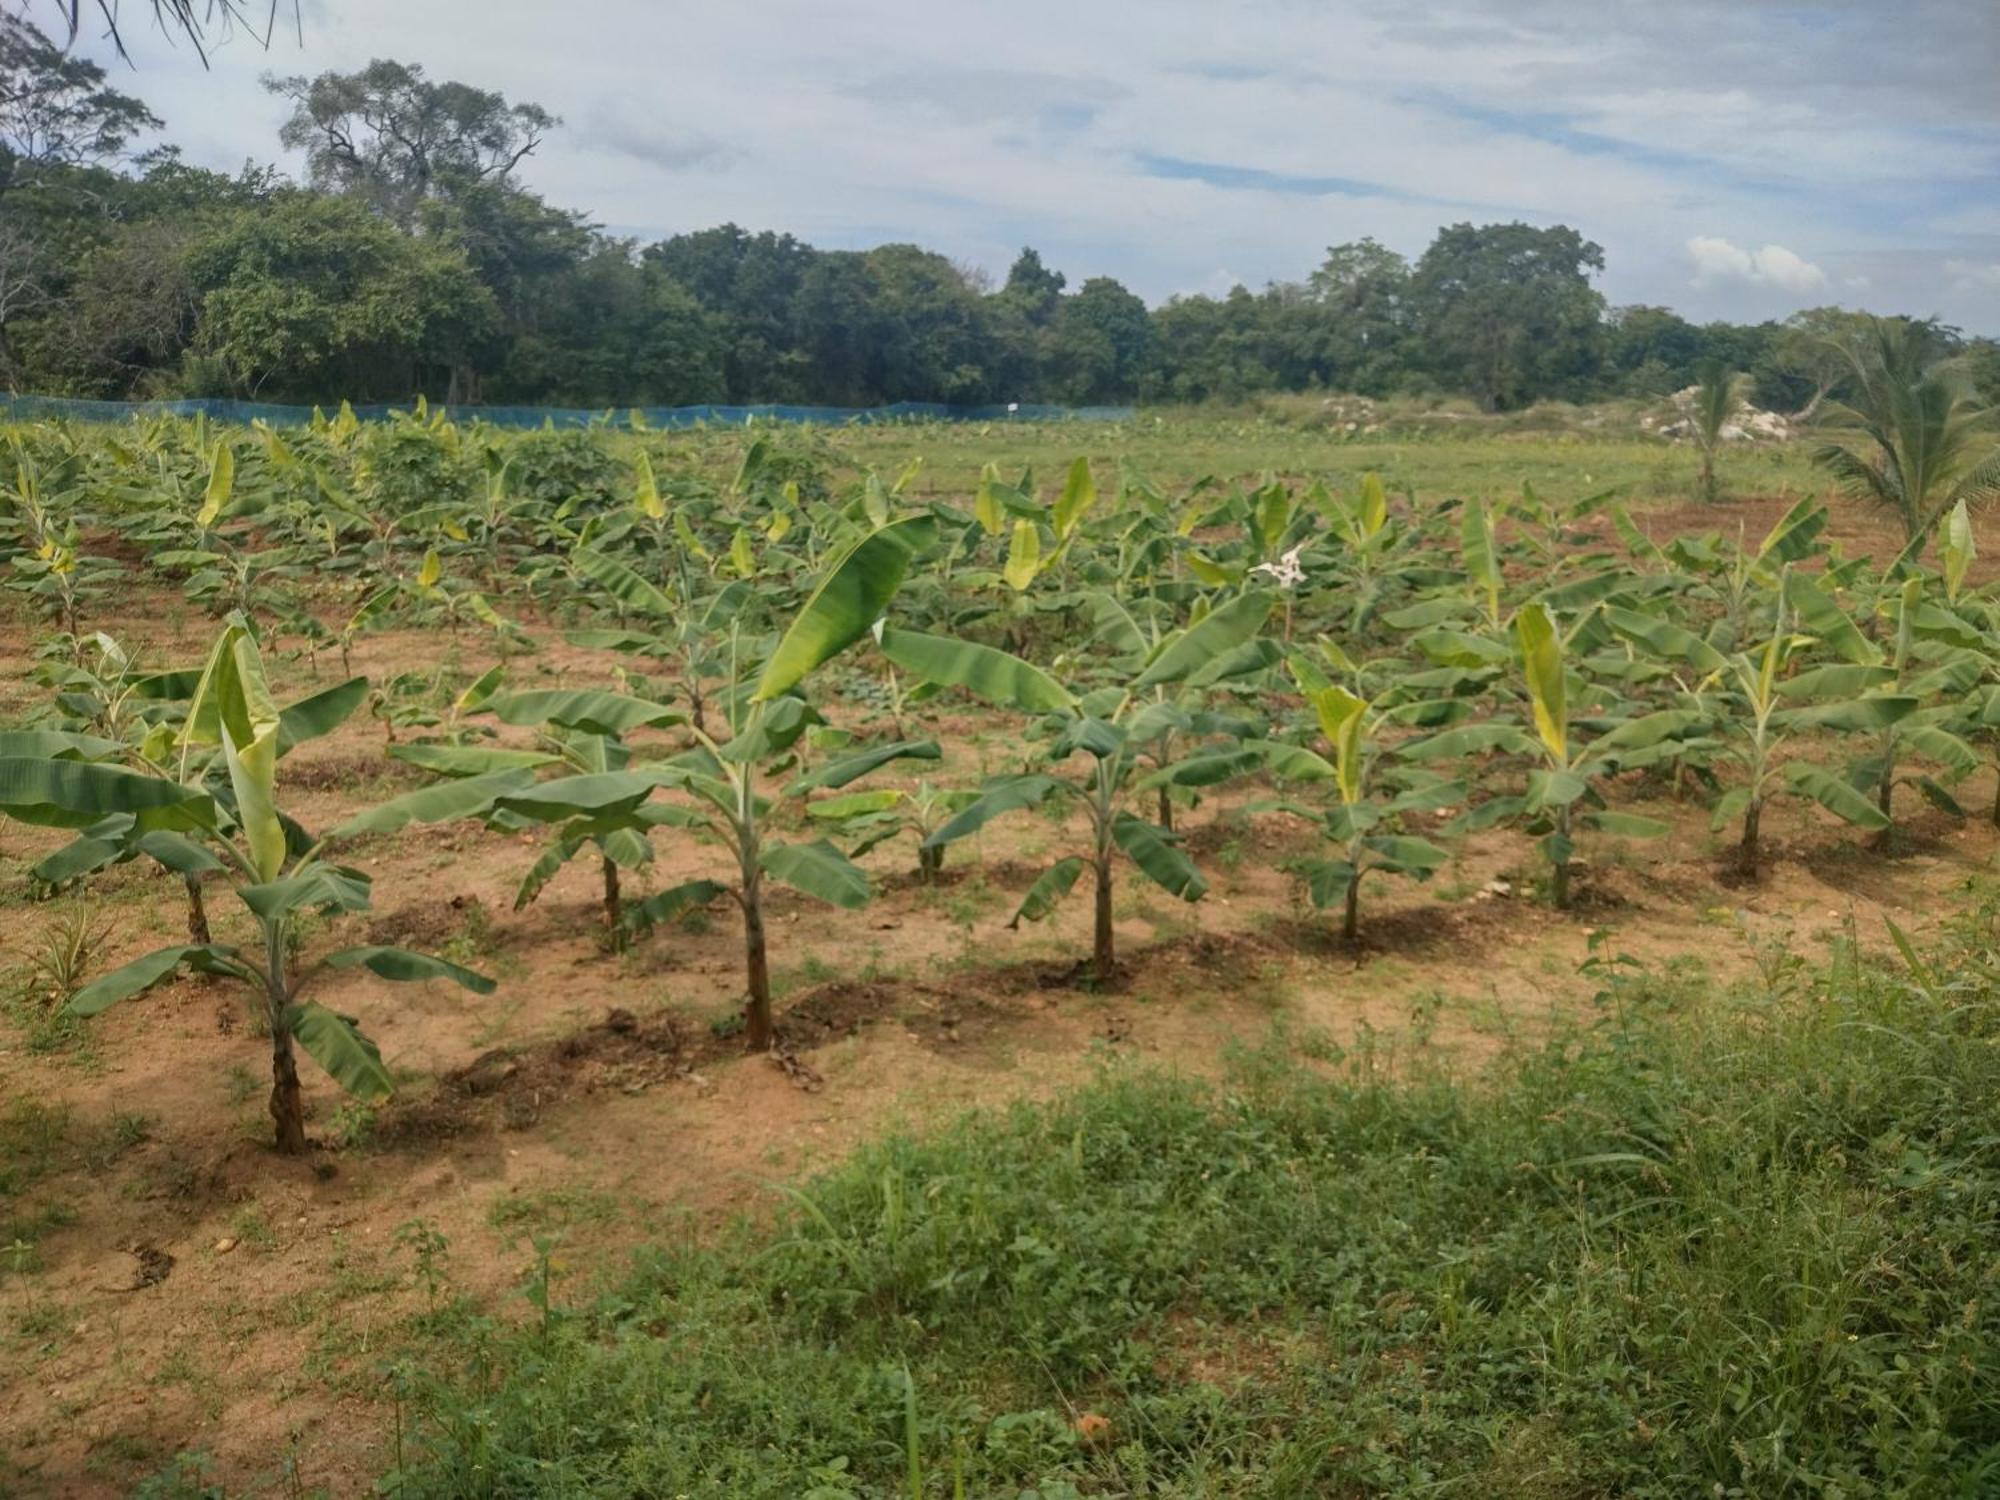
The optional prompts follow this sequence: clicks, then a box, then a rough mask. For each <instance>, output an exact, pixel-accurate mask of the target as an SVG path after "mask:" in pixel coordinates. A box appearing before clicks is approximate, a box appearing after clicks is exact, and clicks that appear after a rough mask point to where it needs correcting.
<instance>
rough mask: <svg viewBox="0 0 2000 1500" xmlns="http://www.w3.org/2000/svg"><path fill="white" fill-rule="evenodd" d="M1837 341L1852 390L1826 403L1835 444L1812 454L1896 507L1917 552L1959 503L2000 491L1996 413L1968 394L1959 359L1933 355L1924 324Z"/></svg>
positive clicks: (1860, 490) (1848, 482) (1891, 323)
mask: <svg viewBox="0 0 2000 1500" xmlns="http://www.w3.org/2000/svg"><path fill="white" fill-rule="evenodd" d="M1839 347H1840V349H1841V351H1842V353H1843V354H1844V355H1845V357H1846V359H1847V362H1848V365H1849V375H1850V377H1851V379H1852V381H1853V393H1852V394H1851V395H1850V396H1849V398H1848V399H1847V400H1845V401H1841V402H1835V403H1833V404H1832V405H1831V406H1830V407H1829V425H1830V426H1831V427H1832V428H1833V430H1834V432H1835V433H1836V434H1837V436H1836V440H1835V441H1832V442H1829V443H1827V444H1826V445H1825V446H1823V447H1822V448H1820V449H1819V451H1818V452H1816V453H1815V454H1814V455H1813V459H1814V461H1815V462H1816V463H1818V464H1820V465H1821V466H1822V467H1823V468H1825V469H1827V470H1829V471H1830V472H1831V473H1832V474H1833V476H1834V478H1835V479H1836V480H1838V481H1839V482H1840V484H1841V486H1842V487H1843V488H1844V489H1846V490H1847V491H1848V492H1849V493H1850V494H1854V495H1858V496H1860V497H1861V498H1863V499H1865V500H1869V501H1872V502H1874V503H1875V504H1878V505H1881V506H1884V507H1886V508H1887V509H1889V510H1891V511H1893V512H1894V513H1895V515H1896V518H1897V519H1898V520H1899V521H1901V522H1902V523H1903V536H1904V540H1905V541H1906V542H1907V543H1908V544H1909V546H1910V547H1911V549H1912V551H1913V552H1915V553H1918V554H1920V553H1921V552H1922V551H1923V549H1924V545H1925V543H1926V542H1927V541H1928V539H1929V537H1930V534H1931V532H1932V531H1934V530H1935V529H1936V527H1937V523H1938V519H1939V518H1940V517H1941V516H1943V515H1944V514H1945V512H1947V511H1949V510H1950V509H1951V508H1952V507H1953V506H1954V505H1956V504H1957V503H1958V502H1959V501H1960V500H1964V501H1965V502H1966V503H1967V504H1977V503H1979V502H1980V501H1983V500H1989V499H1992V498H1994V497H1996V496H2000V443H1996V441H1995V437H1994V432H1993V422H1992V417H1993V413H1992V411H1991V410H1990V409H1989V408H1986V407H1982V406H1980V405H1979V403H1978V402H1977V400H1975V399H1974V397H1973V395H1972V392H1971V390H1970V388H1969V386H1968V384H1967V382H1966V379H1965V372H1964V370H1963V368H1962V367H1961V366H1960V365H1959V364H1958V362H1956V361H1955V360H1951V359H1933V358H1932V357H1931V356H1932V355H1933V354H1934V353H1935V352H1936V349H1937V343H1936V338H1935V335H1934V333H1933V331H1932V330H1931V329H1930V328H1929V326H1928V325H1926V324H1922V323H1910V322H1908V321H1907V320H1905V319H1900V318H1875V319H1872V320H1871V321H1870V324H1869V326H1868V327H1867V328H1865V329H1863V330H1862V331H1860V332H1858V333H1857V334H1855V335H1853V336H1852V337H1851V338H1849V339H1848V340H1846V341H1845V342H1844V343H1842V344H1841V345H1840V346H1839ZM1864 442H1865V443H1867V444H1872V445H1873V450H1874V451H1873V452H1872V453H1871V452H1869V451H1867V448H1866V447H1864V446H1860V445H1861V444H1863V443H1864Z"/></svg>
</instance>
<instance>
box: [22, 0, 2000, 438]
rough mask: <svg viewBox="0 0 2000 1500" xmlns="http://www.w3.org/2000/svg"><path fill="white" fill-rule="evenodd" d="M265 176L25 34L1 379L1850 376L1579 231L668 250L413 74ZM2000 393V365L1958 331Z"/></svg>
mask: <svg viewBox="0 0 2000 1500" xmlns="http://www.w3.org/2000/svg"><path fill="white" fill-rule="evenodd" d="M266 86H267V87H268V88H269V89H270V90H271V91H272V92H273V93H274V94H276V95H279V96H281V97H282V98H283V99H284V100H286V101H287V102H288V103H289V104H290V106H291V113H290V115H289V116H288V118H287V119H286V120H285V122H284V125H283V127H282V129H281V131H280V132H279V139H278V140H277V141H276V142H274V143H272V144H274V145H280V146H283V147H285V148H287V149H290V150H292V151H296V152H300V153H302V154H303V157H304V160H305V164H306V177H305V181H304V182H303V183H300V182H294V181H292V180H290V179H288V178H287V177H286V176H285V175H283V174H282V173H281V172H279V171H278V170H277V169H275V168H273V167H269V166H259V165H246V166H245V167H244V168H243V169H242V170H241V171H240V172H238V173H236V174H234V175H226V174H221V173H217V172H212V171H207V170H203V169H200V168H196V167H192V166H190V165H188V164H187V163H186V162H184V161H183V160H182V159H181V158H180V156H179V154H178V153H177V152H176V151H175V149H174V148H173V147H172V146H170V145H169V146H157V145H149V144H148V143H149V142H150V141H152V140H153V139H154V138H155V137H156V136H157V135H158V133H159V132H160V131H161V130H162V129H163V123H162V122H161V121H160V120H158V119H157V118H156V117H155V116H154V115H153V113H152V112H151V111H150V110H149V109H148V108H147V107H146V105H145V103H144V102H143V101H142V100H140V99H138V98H135V97H133V96H131V95H129V94H126V93H124V92H122V91H120V90H118V89H115V88H113V87H111V86H110V84H109V83H108V81H107V79H106V77H105V74H104V72H103V70H102V69H100V68H99V67H97V66H96V65H95V64H93V63H91V62H89V61H88V60H86V59H83V58H81V57H78V56H76V55H74V54H72V53H71V52H70V51H69V50H68V49H67V48H66V47H64V46H62V45H59V44H58V42H56V41H52V40H51V39H50V38H49V37H47V36H46V35H44V34H43V33H42V32H40V31H38V30H36V29H35V28H34V27H33V26H32V25H30V24H29V23H28V22H26V21H24V20H21V19H10V18H8V17H6V16H0V388H5V389H11V390H14V391H22V392H37V393H43V394H68V395H83V396H99V397H114V398H120V397H161V396H205V395H206V396H223V395H228V396H244V397H255V398H259V399H263V400H269V401H327V400H330V399H333V398H337V397H351V398H353V399H356V400H400V399H405V398H408V397H411V396H414V395H416V394H419V393H422V394H424V395H427V396H429V397H431V398H432V399H434V400H445V401H450V402H453V403H461V404H463V403H476V402H488V403H501V402H507V403H543V404H551V405H562V406H582V407H608V406H625V405H678V404H690V403H697V402H711V401H713V402H752V401H781V402H807V403H814V404H824V405H840V406H862V405H874V404H877V403H883V402H890V401H898V400H913V401H946V402H970V403H984V402H999V401H1014V400H1019V401H1050V402H1064V403H1073V404H1094V403H1106V402H1127V401H1132V400H1135V399H1137V400H1145V401H1177V402H1178V401H1203V400H1212V399H1221V400H1234V399H1240V398H1243V397H1246V396H1252V395H1255V394H1258V393H1261V392H1267V391H1311V390H1327V391H1343V392H1356V393H1361V394H1366V395H1386V394H1394V393H1427V392H1430V393H1444V394H1452V395H1463V396H1467V397H1470V398H1472V399H1474V400H1476V401H1478V402H1479V403H1480V404H1481V405H1483V406H1486V407H1489V408H1496V409H1498V408H1510V407H1518V406H1522V405H1525V404H1528V403H1530V402H1534V401H1537V400H1543V399H1550V398H1555V399H1569V400H1585V399H1594V398H1600V397H1607V396H1653V395H1660V394H1664V393H1666V392H1670V391H1673V390H1677V389H1679V388H1681V387H1683V386H1686V385H1688V384H1689V383H1690V382H1691V381H1692V380H1693V379H1694V378H1695V371H1696V368H1697V367H1698V366H1701V365H1702V364H1703V363H1704V362H1705V361H1710V360H1718V361H1721V362H1722V363H1723V364H1724V365H1726V366H1728V367H1730V368H1734V369H1738V370H1742V371H1746V372H1748V373H1749V374H1750V375H1751V376H1752V377H1753V378H1754V380H1755V383H1756V397H1757V399H1758V400H1759V401H1760V402H1761V403H1763V404H1765V405H1769V406H1774V407H1779V408H1782V409H1786V410H1798V409H1800V408H1803V407H1806V406H1809V405H1811V404H1813V402H1814V401H1815V398H1816V397H1818V396H1820V395H1822V394H1824V392H1825V390H1826V389H1827V387H1828V386H1829V385H1830V384H1831V383H1832V381H1833V380H1834V378H1835V374H1836V367H1835V365H1834V364H1833V363H1831V362H1830V356H1829V352H1828V349H1827V345H1826V336H1827V335H1830V334H1838V333H1840V332H1842V331H1843V330H1844V328H1845V327H1846V325H1847V324H1848V323H1849V322H1850V321H1851V320H1852V318H1853V317H1854V315H1852V314H1848V313H1845V312H1842V311H1841V310H1839V309H1837V308H1820V309H1814V310H1810V311H1806V312H1802V313H1799V314H1797V315H1795V316H1794V317H1792V318H1791V319H1788V320H1787V321H1785V322H1784V323H1775V322H1766V323H1759V324H1754V325H1740V324H1730V323H1709V324H1704V325H1696V324H1693V323H1690V322H1689V321H1687V320H1686V319H1684V318H1682V317H1680V316H1679V315H1677V314H1676V313H1674V312H1672V311H1670V310H1669V309H1666V308H1662V307H1645V306H1636V307H1615V308H1614V307H1609V306H1607V305H1606V302H1605V299H1604V298H1603V296H1602V295H1601V294H1600V293H1599V292H1598V291H1597V290H1596V288H1595V287H1594V286H1593V285H1592V278H1593V276H1594V274H1595V273H1597V272H1600V271H1601V270H1602V269H1603V266H1604V258H1603V252H1602V251H1601V249H1600V248H1599V247H1598V246H1597V245H1595V244H1593V243H1591V242H1590V241H1589V240H1587V239H1585V238H1584V237H1583V236H1582V235H1581V234H1579V233H1578V232H1576V231H1575V230H1573V229H1570V228H1567V227H1564V226H1561V225H1557V226H1554V227H1549V228H1538V227H1534V226H1530V225H1527V224H1519V223H1514V224H1488V225H1474V224H1469V223H1467V224H1454V225H1450V226H1448V227H1445V228H1443V229H1441V230H1440V231H1439V232H1438V235H1437V237H1436V239H1435V240H1434V241H1433V242H1432V243H1431V245H1430V246H1429V248H1428V249H1426V250H1425V251H1424V253H1423V254H1422V255H1421V256H1419V257H1418V258H1417V259H1416V260H1415V261H1414V262H1411V261H1408V260H1406V259H1405V258H1404V257H1402V256H1401V255H1398V254H1397V253H1396V252H1394V251H1392V250H1390V249H1388V248H1386V247H1384V246H1382V245H1380V244H1378V243H1376V242H1375V241H1374V240H1372V239H1363V240H1360V241H1358V242H1356V243H1351V244H1343V245H1336V246H1334V247H1332V248H1330V249H1329V250H1328V251H1327V254H1326V258H1325V260H1324V261H1323V262H1322V263H1321V264H1320V265H1319V266H1318V267H1317V268H1316V269H1314V270H1312V271H1311V272H1310V274H1308V275H1307V276H1306V277H1305V278H1304V279H1303V280H1301V281H1297V282H1283V283H1276V284H1273V285H1271V286H1268V287H1266V288H1264V289H1263V290H1262V291H1255V292H1253V291H1251V290H1249V289H1247V288H1245V287H1241V286H1239V287H1237V288H1235V289H1234V290H1233V291H1231V292H1230V293H1229V294H1228V295H1227V296H1224V297H1220V298H1216V297H1205V296H1190V297H1175V298H1173V299H1171V300H1169V301H1168V302H1166V303H1165V304H1163V305H1161V306H1159V307H1156V308H1150V309H1149V308H1148V307H1147V306H1146V304H1145V303H1144V302H1143V301H1142V300H1141V299H1140V298H1139V297H1138V296H1136V295H1134V294H1133V293H1132V292H1131V291H1129V290H1127V289H1126V288H1125V287H1124V286H1122V285H1121V284H1120V283H1119V282H1118V281H1117V280H1115V279H1114V278H1112V277H1109V276H1092V277H1089V278H1088V279H1086V280H1084V281H1083V282H1082V283H1081V285H1078V286H1075V287H1072V286H1071V285H1070V283H1069V280H1068V279H1067V278H1066V276H1065V275H1064V274H1063V273H1062V272H1061V271H1058V270H1056V269H1054V268H1052V267H1050V266H1049V265H1047V264H1045V263H1044V261H1043V259H1042V257H1041V256H1040V255H1039V254H1037V253H1036V252H1035V251H1034V250H1032V249H1024V250H1022V251H1021V253H1020V255H1019V257H1018V258H1017V259H1016V260H1015V261H1014V263H1013V265H1012V266H1011V267H1010V268H1009V270H1008V272H1007V275H1006V277H1005V279H1004V281H1000V282H998V283H997V284H995V283H994V282H993V281H992V280H991V279H990V278H989V277H988V276H987V275H986V274H985V273H984V272H983V271H981V270H979V269H977V268H970V267H967V266H964V265H961V264H958V263H955V262H953V261H952V260H950V259H949V258H947V257H946V256H944V255H941V254H938V253H937V252H935V251H931V250H926V249H923V248H922V247H920V246H917V245H913V244H890V245H879V246H877V247H875V248H874V249H872V250H865V251H856V250H822V249H818V248H816V247H814V246H812V245H809V244H807V243H805V242H804V241H802V240H799V239H797V238H795V237H793V236H792V235H789V234H782V233H775V232H771V231H762V232H755V233H753V232H751V231H748V230H744V229H741V228H738V227H737V226H736V225H733V224H725V225H722V226H720V227H717V228H711V229H702V230H697V231H693V232H688V233H683V234H678V235H675V236H673V237H672V238H670V239H665V240H661V241H659V242H658V243H655V244H648V245H641V244H638V243H636V242H634V241H632V240H628V239H621V238H618V237H615V236H611V235H607V234H605V233H603V232H602V231H601V230H599V229H598V228H597V227H596V226H594V225H592V224H591V223H590V222H589V221H588V219H587V218H585V216H583V215H581V214H578V213H575V212H572V211H570V210H567V209H563V208H559V207H556V206H555V205H552V204H550V203H547V202H545V201H544V200H543V199H542V198H540V197H539V196H537V195H536V194H535V193H533V192H531V191H529V190H528V189H527V188H526V187H525V186H523V185H522V183H521V181H520V177H519V169H520V166H521V163H522V162H523V161H524V160H525V159H526V158H527V157H529V156H530V155H531V154H532V153H533V152H534V151H535V149H536V147H537V146H538V145H539V144H540V143H541V142H542V141H543V140H544V139H545V138H546V137H547V136H548V134H549V133H550V132H551V131H553V130H556V129H559V128H560V125H561V122H560V121H559V120H558V119H556V118H555V117H554V116H553V115H551V114H550V113H549V112H548V111H546V110H544V109H542V108H541V107H539V106H537V105H534V104H530V103H521V102H512V101H509V100H507V99H505V98H503V97H502V96H501V95H499V94H496V93H493V92H490V91H487V90H483V89H480V88H477V87H473V86H470V85H466V84H463V83H457V82H439V81H434V80H432V79H430V78H428V77H427V76H426V75H425V73H424V71H423V69H422V68H420V67H416V66H413V65H409V64H403V63H397V62H390V61H377V62H374V63H371V64H370V65H369V66H368V67H366V68H364V69H362V70H361V71H360V72H358V73H353V74H336V73H326V74H322V75H320V76H318V77H316V78H279V77H272V78H268V79H267V80H266ZM1933 331H1934V332H1935V334H1936V336H1937V339H1938V340H1939V342H1940V343H1941V344H1943V345H1944V346H1945V347H1946V348H1948V349H1963V350H1964V351H1965V352H1967V353H1969V354H1971V355H1972V356H1973V359H1972V360H1971V364H1972V366H1973V369H1974V371H1975V373H1976V375H1977V376H1978V377H1979V379H1980V383H1981V385H1982V386H1983V387H1985V388H1986V393H1987V394H1988V395H1989V397H1990V396H1993V395H1996V394H2000V346H1996V345H1995V344H1994V343H1993V342H1992V341H1990V340H1966V339H1964V338H1962V337H1961V336H1960V335H1959V334H1958V333H1957V332H1956V330H1952V329H1948V328H1936V327H1934V328H1933Z"/></svg>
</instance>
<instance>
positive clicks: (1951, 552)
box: [1944, 499, 1979, 604]
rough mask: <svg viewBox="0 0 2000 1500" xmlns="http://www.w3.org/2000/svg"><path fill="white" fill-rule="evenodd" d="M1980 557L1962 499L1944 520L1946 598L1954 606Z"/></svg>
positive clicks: (1970, 519) (1970, 517)
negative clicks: (1967, 576) (1975, 562)
mask: <svg viewBox="0 0 2000 1500" xmlns="http://www.w3.org/2000/svg"><path fill="white" fill-rule="evenodd" d="M1978 555H1979V551H1978V549H1977V548H1976V547H1974V546H1973V544H1972V516H1971V515H1970V513H1968V512H1967V510H1966V508H1965V501H1964V500H1963V499H1961V500H1960V501H1959V502H1958V504H1956V505H1954V506H1953V507H1952V508H1951V514H1949V515H1948V516H1946V517H1945V518H1944V596H1945V598H1947V599H1949V600H1951V601H1952V602H1953V603H1954V604H1955V603H1957V602H1958V591H1959V588H1960V587H1961V586H1962V585H1963V584H1964V583H1965V574H1966V570H1967V569H1968V568H1970V567H1971V566H1972V560H1973V558H1975V557H1977V556H1978Z"/></svg>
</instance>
